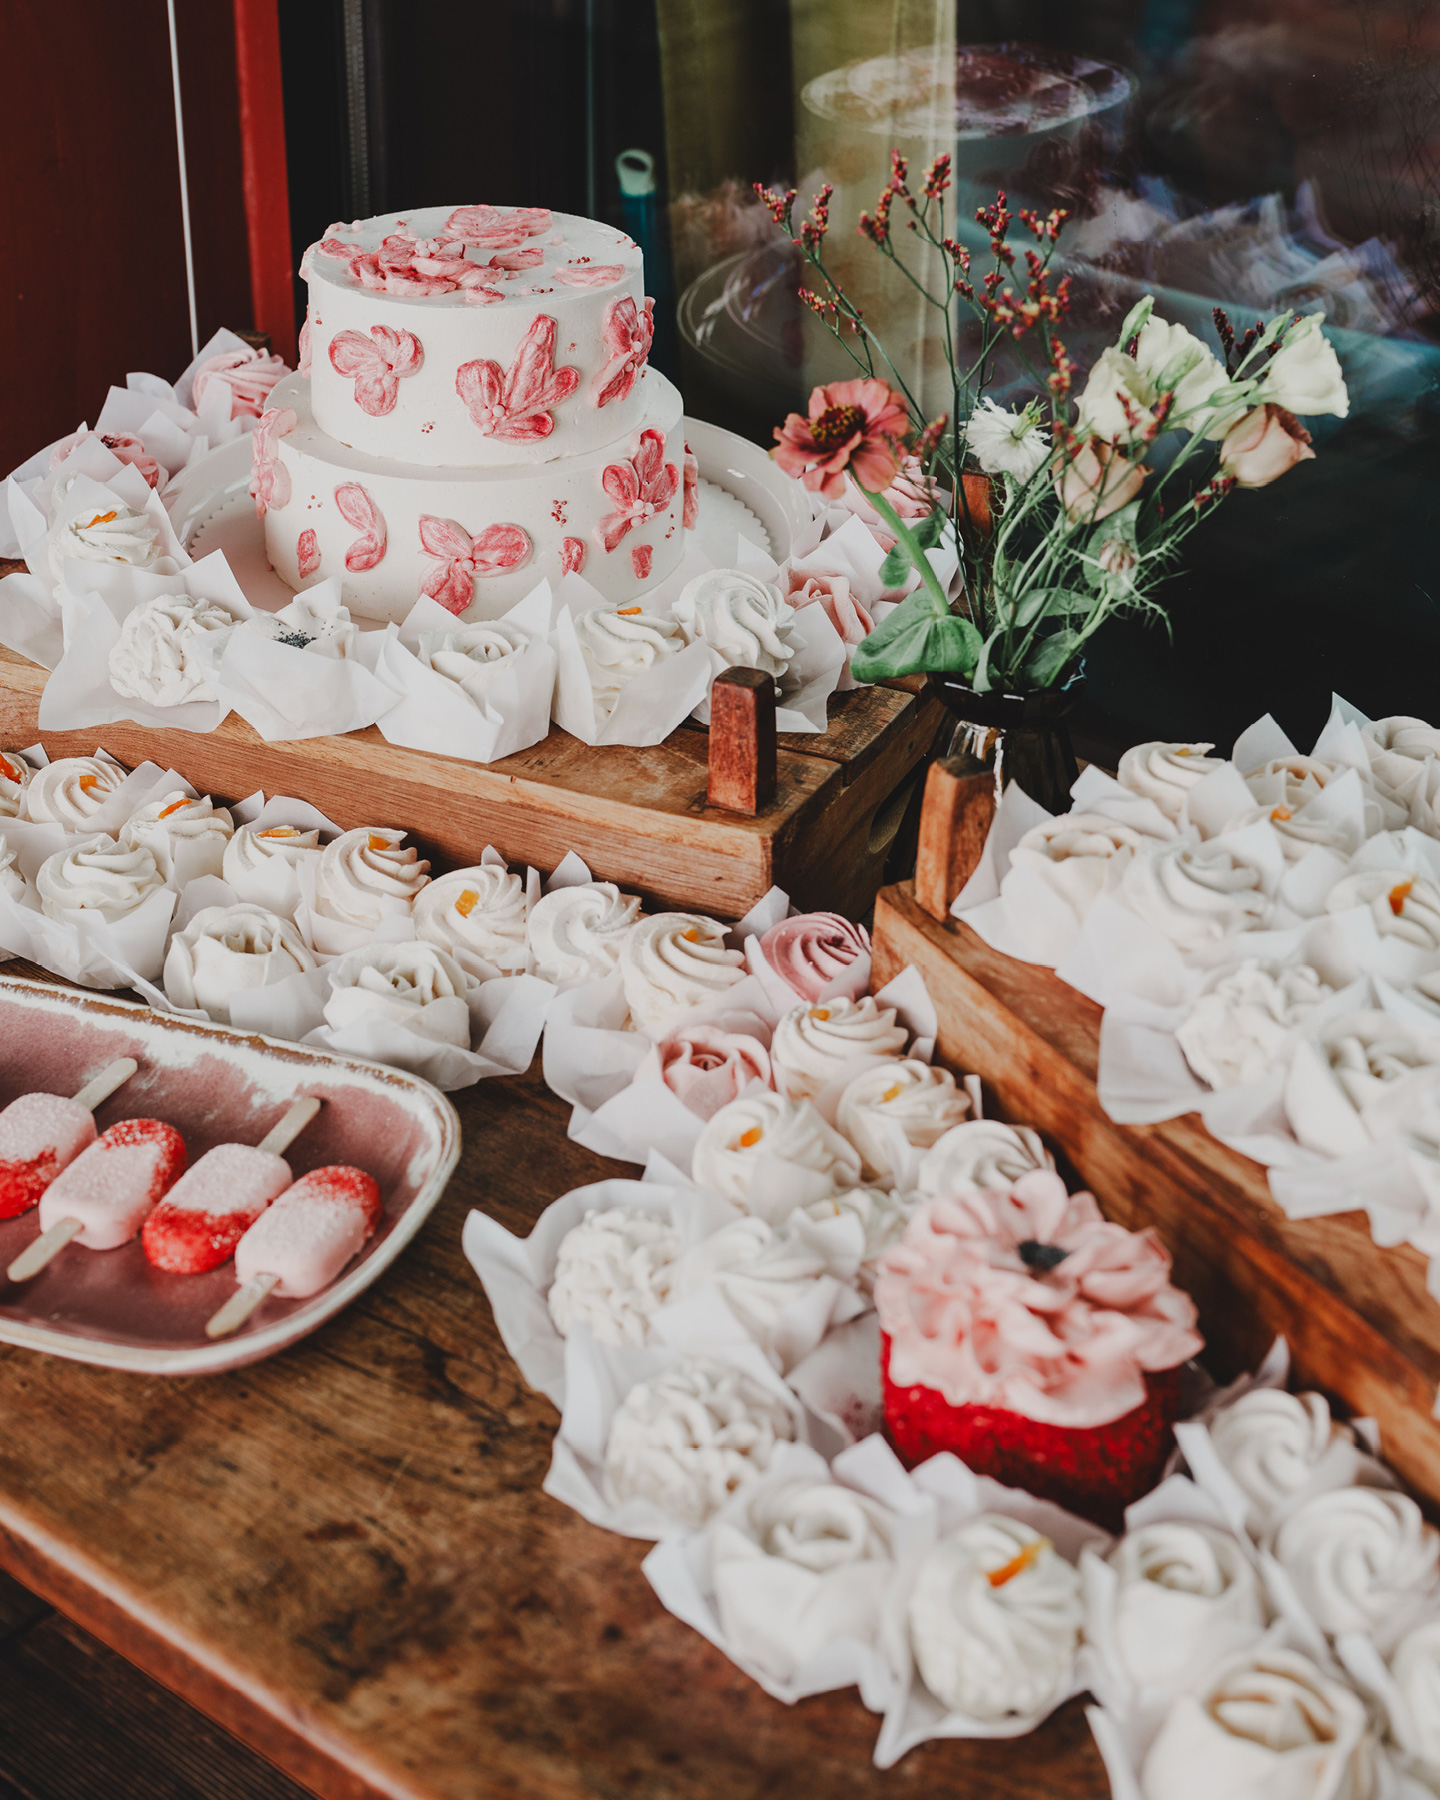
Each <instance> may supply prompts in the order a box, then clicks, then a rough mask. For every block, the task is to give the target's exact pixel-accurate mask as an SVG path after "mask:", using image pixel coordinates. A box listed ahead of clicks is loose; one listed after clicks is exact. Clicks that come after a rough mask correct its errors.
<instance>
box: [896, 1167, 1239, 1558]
mask: <svg viewBox="0 0 1440 1800" xmlns="http://www.w3.org/2000/svg"><path fill="white" fill-rule="evenodd" d="M875 1306H876V1310H877V1312H878V1313H879V1316H880V1331H881V1367H882V1372H883V1375H884V1386H885V1422H886V1427H887V1430H888V1432H889V1435H890V1438H891V1441H892V1442H893V1443H894V1445H895V1448H896V1450H897V1451H898V1452H899V1453H900V1455H901V1457H902V1458H903V1459H904V1461H905V1462H906V1463H907V1464H908V1465H909V1466H911V1467H914V1466H915V1464H917V1463H921V1462H924V1461H925V1460H926V1459H927V1458H929V1457H931V1456H934V1455H937V1454H938V1453H939V1452H940V1451H942V1450H950V1451H953V1452H954V1454H955V1455H956V1456H958V1457H960V1458H961V1460H962V1461H963V1462H965V1463H966V1464H967V1465H968V1466H969V1467H970V1468H972V1469H974V1470H975V1471H976V1473H977V1474H981V1475H989V1476H992V1477H993V1478H994V1479H995V1480H996V1481H1003V1482H1004V1483H1005V1484H1006V1485H1007V1486H1010V1487H1021V1488H1026V1489H1028V1490H1029V1492H1030V1493H1032V1494H1037V1495H1040V1496H1041V1497H1042V1498H1044V1499H1047V1500H1053V1501H1055V1502H1057V1503H1058V1504H1059V1505H1061V1506H1064V1507H1068V1508H1069V1510H1070V1511H1072V1512H1077V1513H1080V1514H1082V1515H1083V1516H1085V1517H1086V1518H1090V1519H1094V1520H1095V1521H1096V1522H1097V1523H1098V1524H1101V1525H1104V1526H1106V1527H1107V1528H1109V1529H1112V1530H1113V1529H1117V1528H1118V1527H1119V1525H1120V1523H1121V1515H1122V1514H1123V1512H1124V1509H1125V1508H1126V1507H1127V1506H1128V1505H1129V1504H1130V1503H1131V1502H1132V1501H1133V1500H1137V1499H1138V1498H1139V1497H1140V1495H1141V1494H1143V1493H1145V1492H1147V1491H1148V1490H1149V1489H1150V1488H1152V1487H1153V1486H1154V1485H1155V1483H1156V1482H1157V1481H1158V1480H1159V1478H1160V1472H1161V1470H1162V1468H1163V1467H1164V1463H1165V1458H1166V1456H1167V1455H1168V1454H1169V1451H1170V1447H1171V1429H1170V1428H1171V1425H1172V1424H1173V1422H1174V1420H1175V1417H1176V1413H1177V1409H1178V1406H1179V1398H1180V1365H1181V1364H1182V1363H1184V1362H1186V1361H1188V1359H1189V1358H1190V1357H1192V1356H1194V1355H1195V1354H1196V1352H1197V1351H1198V1350H1199V1349H1200V1348H1201V1345H1202V1341H1203V1340H1202V1339H1201V1337H1200V1335H1199V1333H1198V1332H1197V1331H1196V1329H1195V1316H1196V1315H1195V1306H1194V1303H1193V1301H1191V1300H1190V1298H1189V1297H1188V1295H1185V1294H1182V1293H1181V1292H1180V1291H1179V1289H1178V1288H1175V1287H1173V1286H1172V1285H1171V1282H1170V1258H1169V1256H1168V1254H1167V1253H1166V1251H1165V1248H1164V1246H1163V1245H1162V1244H1161V1242H1160V1240H1159V1238H1158V1237H1157V1236H1156V1234H1155V1233H1154V1232H1153V1231H1139V1232H1132V1231H1126V1230H1125V1229H1124V1228H1123V1226H1120V1225H1112V1224H1109V1223H1108V1222H1107V1221H1106V1220H1104V1219H1102V1218H1101V1216H1100V1209H1099V1208H1098V1207H1097V1206H1096V1204H1095V1201H1094V1198H1093V1197H1092V1196H1091V1195H1090V1194H1073V1195H1067V1194H1066V1192H1065V1184H1064V1182H1063V1181H1062V1180H1061V1179H1060V1177H1059V1176H1058V1175H1055V1174H1052V1173H1051V1172H1050V1171H1049V1170H1037V1171H1036V1172H1035V1173H1034V1174H1032V1175H1026V1176H1024V1177H1022V1179H1021V1180H1019V1181H1017V1182H1016V1183H1015V1185H1014V1186H1013V1187H1012V1188H1010V1189H1009V1190H1008V1191H1005V1192H1001V1191H990V1192H984V1193H982V1192H979V1191H978V1190H977V1191H975V1192H973V1193H971V1194H969V1195H966V1196H962V1197H959V1198H954V1199H941V1200H930V1201H927V1202H926V1203H925V1204H924V1205H923V1206H922V1207H920V1208H919V1210H918V1211H917V1212H916V1213H915V1215H914V1216H913V1217H912V1219H911V1220H910V1223H909V1224H908V1225H907V1227H906V1229H905V1235H904V1237H903V1238H902V1239H901V1241H900V1242H899V1243H898V1244H897V1245H895V1246H894V1248H893V1249H891V1250H889V1251H888V1252H887V1253H886V1255H885V1256H884V1258H883V1259H882V1261H881V1264H880V1270H879V1274H878V1276H877V1279H876V1282H875Z"/></svg>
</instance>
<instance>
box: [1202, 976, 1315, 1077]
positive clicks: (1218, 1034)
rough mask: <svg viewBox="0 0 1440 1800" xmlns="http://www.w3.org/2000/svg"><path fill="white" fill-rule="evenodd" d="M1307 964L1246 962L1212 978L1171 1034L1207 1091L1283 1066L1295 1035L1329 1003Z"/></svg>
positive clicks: (1264, 1073)
mask: <svg viewBox="0 0 1440 1800" xmlns="http://www.w3.org/2000/svg"><path fill="white" fill-rule="evenodd" d="M1333 993H1334V989H1333V988H1330V987H1328V986H1327V985H1326V984H1325V982H1323V981H1322V980H1321V979H1320V976H1319V975H1318V974H1317V973H1316V972H1315V970H1314V969H1312V968H1311V967H1310V966H1309V964H1308V963H1291V964H1288V965H1286V966H1277V965H1273V964H1265V963H1261V962H1258V961H1257V960H1256V959H1255V958H1254V957H1247V958H1246V959H1245V961H1244V962H1242V963H1240V964H1238V965H1237V966H1236V967H1235V968H1233V969H1225V970H1222V971H1221V972H1220V974H1219V975H1218V976H1215V977H1212V978H1211V981H1210V983H1209V985H1208V987H1207V989H1206V991H1205V992H1204V993H1203V994H1201V995H1200V996H1199V998H1198V999H1197V1000H1196V1001H1195V1003H1194V1005H1193V1006H1192V1007H1191V1008H1190V1011H1189V1012H1188V1013H1187V1014H1186V1016H1185V1018H1184V1019H1183V1020H1182V1021H1181V1023H1180V1024H1179V1025H1178V1026H1177V1027H1176V1029H1175V1038H1176V1042H1177V1043H1178V1044H1179V1045H1180V1048H1181V1050H1182V1051H1183V1052H1184V1053H1185V1060H1186V1062H1188V1063H1189V1065H1190V1067H1191V1068H1192V1069H1193V1070H1194V1072H1195V1074H1196V1075H1198V1076H1199V1078H1200V1080H1201V1081H1203V1082H1205V1084H1206V1085H1207V1086H1208V1087H1212V1088H1217V1089H1218V1088H1227V1087H1236V1086H1238V1085H1239V1084H1240V1083H1241V1082H1249V1081H1263V1080H1264V1079H1265V1077H1266V1076H1267V1075H1270V1074H1272V1073H1273V1072H1274V1071H1275V1070H1276V1069H1278V1068H1279V1067H1280V1066H1281V1064H1282V1063H1283V1061H1284V1059H1285V1056H1286V1053H1287V1050H1288V1047H1289V1045H1290V1044H1291V1042H1292V1041H1293V1039H1294V1036H1295V1033H1296V1031H1297V1030H1298V1029H1299V1028H1300V1027H1301V1026H1303V1025H1304V1024H1305V1021H1306V1020H1307V1019H1308V1018H1309V1017H1310V1016H1311V1014H1312V1013H1313V1012H1314V1011H1315V1009H1316V1007H1318V1006H1320V1005H1322V1004H1323V1003H1324V1002H1325V1001H1326V1000H1328V999H1330V998H1331V996H1332V995H1333Z"/></svg>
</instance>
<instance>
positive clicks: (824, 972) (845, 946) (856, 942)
mask: <svg viewBox="0 0 1440 1800" xmlns="http://www.w3.org/2000/svg"><path fill="white" fill-rule="evenodd" d="M760 954H761V955H762V956H763V957H764V958H765V961H766V962H767V963H768V964H769V965H770V967H771V969H773V970H774V972H775V973H776V974H777V975H778V976H779V977H780V979H781V981H783V982H784V983H785V985H786V986H787V987H788V988H789V989H790V991H791V993H793V994H794V995H795V997H796V999H797V1000H804V1001H805V1002H806V1003H807V1004H810V1005H813V1004H814V1003H815V1001H817V1000H820V999H822V998H823V999H827V1000H836V999H844V1000H858V999H859V998H860V996H861V995H862V994H864V993H868V992H869V988H870V933H869V932H868V931H867V930H866V929H865V927H864V926H863V925H852V924H851V923H850V921H849V919H845V918H842V917H841V916H840V914H839V913H824V912H821V913H796V914H795V916H794V918H792V919H782V920H781V921H780V923H779V924H778V925H772V926H771V927H770V929H769V931H767V932H766V933H765V935H764V936H763V937H762V938H761V939H760Z"/></svg>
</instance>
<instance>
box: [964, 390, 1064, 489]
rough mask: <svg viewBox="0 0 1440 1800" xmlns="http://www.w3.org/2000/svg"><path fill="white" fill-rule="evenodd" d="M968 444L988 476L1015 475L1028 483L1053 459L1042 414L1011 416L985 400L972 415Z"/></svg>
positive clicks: (1016, 414)
mask: <svg viewBox="0 0 1440 1800" xmlns="http://www.w3.org/2000/svg"><path fill="white" fill-rule="evenodd" d="M965 443H966V445H967V447H968V448H969V450H970V453H971V455H972V456H974V458H975V460H976V461H977V462H978V463H979V465H980V467H981V468H982V469H983V470H984V471H985V473H986V474H987V475H1013V476H1014V477H1015V479H1016V480H1017V481H1028V480H1029V479H1030V477H1031V476H1032V475H1033V474H1034V473H1035V471H1036V470H1037V469H1040V468H1043V467H1044V466H1045V464H1046V462H1047V461H1048V460H1049V457H1050V434H1049V432H1048V431H1044V430H1042V429H1041V426H1040V421H1039V416H1038V414H1036V413H1034V412H1032V411H1031V409H1030V408H1029V407H1028V406H1027V407H1026V409H1025V410H1024V412H1018V413H1017V412H1008V411H1007V410H1006V409H1005V408H1004V407H1003V406H997V405H996V404H995V402H994V401H993V400H991V399H988V398H987V399H984V400H982V401H981V402H980V404H979V405H978V406H977V407H976V408H975V410H974V412H973V413H971V415H970V420H969V423H968V424H967V425H966V427H965Z"/></svg>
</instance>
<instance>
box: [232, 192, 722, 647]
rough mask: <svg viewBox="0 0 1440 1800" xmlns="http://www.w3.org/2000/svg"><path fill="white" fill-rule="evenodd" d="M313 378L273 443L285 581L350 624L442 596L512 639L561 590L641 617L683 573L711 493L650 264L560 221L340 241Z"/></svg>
mask: <svg viewBox="0 0 1440 1800" xmlns="http://www.w3.org/2000/svg"><path fill="white" fill-rule="evenodd" d="M301 274H302V275H303V276H304V278H305V280H306V281H307V283H308V284H309V290H310V291H309V305H308V307H307V310H306V318H305V326H304V330H303V332H302V335H301V361H300V373H299V374H298V375H292V376H290V377H289V378H288V379H287V380H285V381H282V382H280V383H279V384H278V385H277V386H276V387H275V389H274V390H273V392H272V394H271V396H270V408H269V410H268V411H267V412H266V413H265V414H264V416H263V418H262V419H261V421H260V424H259V426H258V427H257V429H256V431H255V438H254V443H255V463H254V473H253V477H252V481H251V492H252V493H253V495H254V496H255V505H256V510H257V511H258V512H259V513H260V515H261V517H262V518H263V520H264V524H265V547H266V553H267V555H268V557H269V560H270V563H271V566H272V567H273V568H274V569H275V571H276V573H277V574H278V575H279V576H280V577H281V579H282V580H283V581H284V582H285V583H286V584H287V585H288V586H289V587H291V588H294V589H296V590H297V591H298V590H300V589H302V588H305V587H308V586H312V585H313V584H314V583H315V582H317V581H320V580H323V579H324V578H326V577H327V576H338V577H339V579H340V583H341V589H342V594H343V597H344V600H345V603H346V605H347V606H348V607H349V608H350V610H351V611H352V612H353V613H355V614H357V615H359V616H360V617H363V618H371V619H397V620H398V619H402V618H404V616H405V615H406V613H408V612H409V610H410V608H411V606H412V605H413V604H414V602H415V600H416V599H417V597H418V596H419V595H420V594H422V593H424V594H429V595H431V596H432V597H433V598H434V599H436V600H438V601H439V602H440V604H441V605H442V606H445V607H448V608H449V609H450V611H452V612H454V613H456V614H466V615H467V616H468V617H470V618H472V619H486V618H496V617H498V616H499V615H500V614H501V613H503V612H505V611H506V609H507V608H508V607H510V606H512V605H513V604H514V603H515V601H516V600H518V599H520V598H521V597H522V596H523V595H525V594H526V593H528V592H529V591H530V589H531V588H532V587H533V586H534V585H535V583H536V582H537V581H539V580H540V579H541V578H542V577H548V578H549V579H550V580H551V581H552V582H554V581H558V580H559V579H560V578H561V577H562V576H563V575H565V574H568V573H572V572H574V573H580V574H583V575H584V576H585V578H586V580H587V581H589V582H591V583H592V584H593V586H594V587H596V588H597V589H598V590H599V592H600V593H601V594H602V595H604V597H605V598H606V599H607V600H610V601H620V600H630V599H635V598H637V597H638V596H639V595H641V594H642V593H644V592H645V591H646V590H647V589H648V588H650V587H652V586H654V585H655V583H657V582H659V581H661V580H663V579H664V577H665V576H667V575H668V574H670V573H671V571H672V570H673V569H674V568H675V567H676V566H677V565H678V564H679V562H680V560H681V557H682V555H683V553H684V550H683V538H684V527H685V526H687V525H693V524H694V522H695V517H696V502H697V493H698V481H697V474H696V466H695V461H694V459H693V457H691V456H690V455H689V453H688V451H687V449H686V446H685V443H684V438H683V435H682V426H681V414H682V407H681V401H680V395H679V393H678V392H677V391H676V389H675V388H674V387H673V386H672V385H671V384H670V382H668V381H667V380H666V379H665V377H664V376H663V375H662V374H660V372H659V371H658V370H656V369H651V368H648V367H647V358H648V356H649V351H650V339H651V333H652V324H651V302H650V301H649V300H648V299H646V297H645V293H644V283H643V269H642V259H641V255H640V251H639V248H638V246H637V245H636V244H635V243H634V242H633V241H632V240H631V239H630V238H628V237H626V236H625V235H624V234H623V233H622V232H618V231H615V230H612V229H611V228H610V227H609V226H607V225H601V224H598V223H597V222H596V221H594V220H592V219H581V218H576V217H574V216H572V215H570V214H567V213H551V212H549V211H548V210H547V209H546V208H544V207H508V208H507V207H495V206H462V207H443V206H440V207H428V208H424V209H422V210H420V211H418V212H412V213H408V214H406V215H405V216H404V217H401V216H399V215H396V214H393V213H391V214H387V215H385V216H383V217H380V218H375V219H364V220H357V221H356V222H355V223H354V224H352V225H348V226H340V225H337V226H333V227H332V228H331V230H330V233H329V234H328V235H327V236H326V237H325V238H324V239H322V241H321V242H320V243H318V244H312V245H311V247H310V248H309V250H307V251H306V253H305V257H304V260H303V262H302V263H301Z"/></svg>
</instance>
